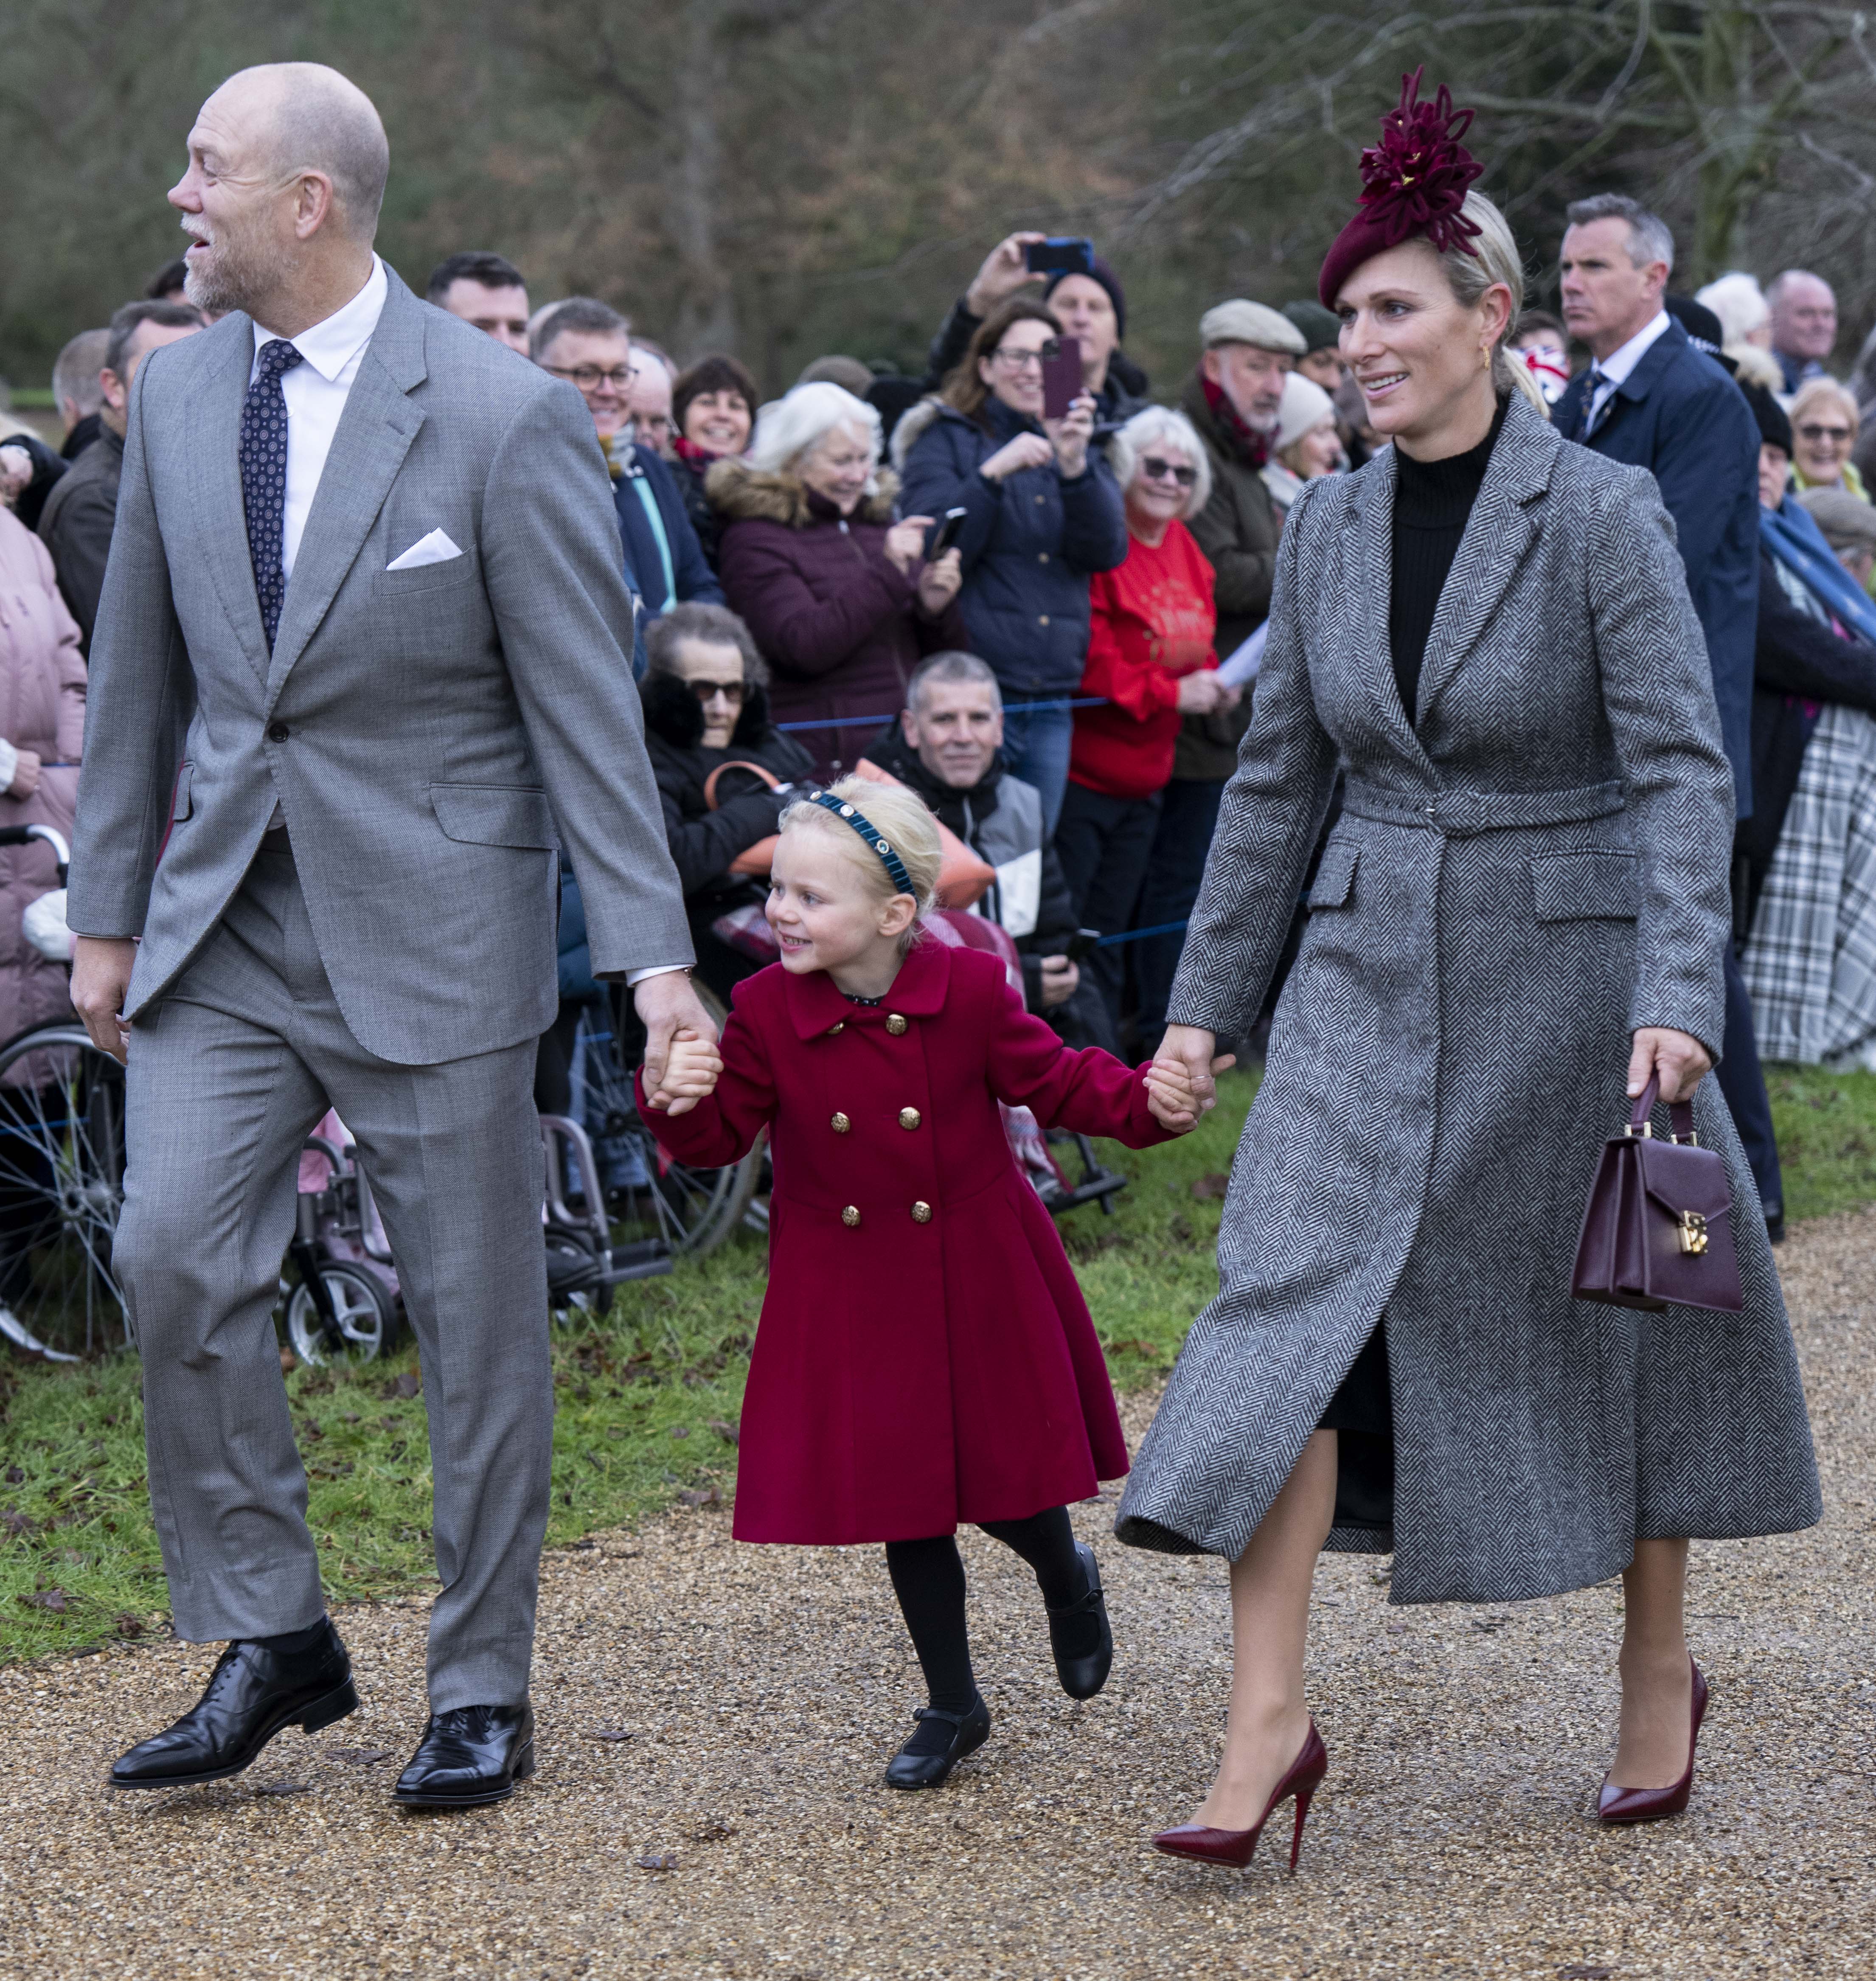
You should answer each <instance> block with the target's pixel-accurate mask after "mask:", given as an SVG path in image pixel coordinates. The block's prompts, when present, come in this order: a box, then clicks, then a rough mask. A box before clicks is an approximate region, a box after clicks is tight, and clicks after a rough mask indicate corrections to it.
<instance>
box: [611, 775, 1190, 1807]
mask: <svg viewBox="0 0 1876 1981" xmlns="http://www.w3.org/2000/svg"><path fill="white" fill-rule="evenodd" d="M862 807H864V808H863V809H862ZM781 825H782V831H781V838H780V844H779V845H778V847H777V850H776V854H775V861H774V867H773V881H772V884H771V889H770V896H769V901H768V904H767V915H768V919H769V921H770V925H771V926H772V927H773V929H774V931H775V934H776V936H777V940H778V941H779V942H780V946H781V951H782V960H781V961H780V963H779V964H772V965H770V967H769V968H767V970H764V971H760V972H759V973H758V974H757V975H756V976H754V977H750V979H748V980H747V981H746V982H744V983H743V984H739V985H738V986H737V991H736V997H735V1006H734V1010H733V1012H732V1014H731V1016H730V1020H729V1022H728V1024H727V1026H726V1027H724V1030H723V1041H722V1044H721V1047H720V1050H719V1048H717V1047H713V1046H712V1045H710V1044H709V1043H708V1042H707V1041H706V1040H701V1039H699V1038H697V1037H695V1035H694V1034H680V1037H679V1038H678V1040H677V1042H676V1043H675V1044H674V1047H673V1048H672V1050H671V1054H670V1060H669V1063H668V1065H667V1069H666V1072H665V1074H664V1080H663V1081H662V1083H661V1084H660V1087H659V1088H658V1090H657V1092H656V1093H654V1094H650V1095H649V1096H645V1095H644V1094H643V1090H642V1089H641V1105H642V1106H644V1107H645V1108H646V1109H647V1112H646V1115H645V1118H646V1120H647V1122H648V1123H649V1124H650V1126H651V1127H652V1129H653V1130H654V1133H655V1134H656V1135H657V1138H658V1140H660V1142H661V1143H662V1144H664V1147H666V1148H667V1149H668V1150H670V1153H671V1154H673V1155H674V1156H675V1157H677V1159H678V1160H680V1161H682V1162H685V1163H690V1164H699V1165H702V1166H704V1167H714V1166H718V1165H721V1164H727V1163H732V1162H734V1161H736V1160H737V1159H738V1158H739V1157H740V1156H742V1155H743V1154H744V1153H746V1152H747V1150H748V1149H749V1148H750V1147H751V1146H752V1145H753V1143H754V1142H755V1140H756V1138H757V1136H758V1135H759V1134H760V1133H761V1132H762V1130H763V1129H764V1128H767V1130H768V1131H769V1134H770V1150H771V1154H772V1155H773V1161H774V1168H775V1187H774V1194H773V1198H772V1200H771V1203H770V1226H769V1230H770V1269H769V1289H768V1295H767V1299H766V1300H765V1301H764V1302H763V1310H762V1320H761V1323H760V1327H759V1329H758V1330H757V1336H756V1345H755V1350H754V1353H753V1356H752V1357H751V1359H750V1372H749V1387H748V1390H747V1395H746V1397H745V1400H744V1402H743V1422H742V1433H741V1450H740V1460H739V1464H738V1473H737V1498H736V1523H735V1532H736V1535H737V1539H738V1540H746V1541H780V1542H790V1543H797V1544H803V1543H805V1544H807V1545H817V1544H818V1545H822V1546H829V1547H841V1546H848V1545H851V1544H852V1543H855V1542H861V1541H883V1543H885V1544H886V1566H887V1569H888V1570H889V1572H890V1574H891V1576H892V1580H893V1590H894V1592H895V1593H896V1595H897V1596H898V1598H899V1604H900V1609H901V1610H902V1611H903V1613H904V1616H905V1620H906V1627H907V1629H908V1630H910V1633H911V1636H912V1641H913V1646H914V1648H915V1649H916V1651H917V1653H918V1657H919V1663H920V1665H921V1666H922V1667H923V1670H924V1674H925V1680H926V1685H927V1686H928V1688H929V1690H930V1701H929V1703H927V1704H926V1705H925V1706H921V1707H920V1709H919V1710H918V1711H917V1713H916V1714H915V1715H914V1717H915V1718H916V1720H917V1721H918V1722H919V1725H918V1726H917V1728H916V1730H915V1731H914V1732H913V1735H912V1736H911V1738H910V1740H907V1741H906V1744H905V1745H904V1746H903V1747H902V1748H901V1749H900V1751H899V1753H898V1754H897V1755H896V1756H894V1758H893V1761H892V1763H891V1764H890V1766H889V1767H888V1768H887V1770H886V1781H887V1783H889V1784H890V1786H893V1787H894V1788H903V1789H920V1788H930V1787H934V1786H936V1785H937V1784H938V1783H940V1782H942V1781H943V1780H944V1779H945V1778H946V1776H948V1775H949V1774H950V1772H951V1770H952V1769H953V1767H954V1766H956V1764H957V1763H958V1762H959V1761H960V1760H962V1759H963V1756H965V1755H966V1754H968V1753H971V1752H973V1750H975V1749H976V1748H978V1747H980V1746H983V1743H984V1741H985V1740H986V1739H987V1738H988V1737H989V1734H990V1713H989V1710H988V1709H987V1708H986V1706H985V1705H984V1703H983V1699H982V1697H981V1696H980V1695H979V1693H978V1691H977V1687H976V1682H975V1680H973V1676H972V1675H971V1665H970V1640H969V1639H968V1637H967V1636H966V1630H965V1623H964V1569H963V1562H962V1561H961V1560H960V1557H959V1555H958V1551H957V1543H956V1540H955V1538H954V1536H955V1533H956V1528H957V1524H958V1523H959V1522H960V1520H970V1521H974V1522H975V1523H976V1524H977V1525H978V1526H980V1527H982V1528H983V1530H985V1532H986V1533H990V1534H993V1535H995V1536H996V1538H997V1539H998V1540H1000V1541H1003V1542H1004V1543H1006V1545H1007V1546H1009V1547H1012V1548H1013V1549H1015V1550H1016V1552H1017V1553H1019V1555H1021V1556H1022V1557H1023V1560H1025V1561H1026V1562H1027V1563H1029V1565H1030V1566H1031V1567H1032V1568H1033V1570H1035V1572H1036V1581H1037V1583H1039V1586H1040V1588H1041V1590H1042V1596H1043V1602H1044V1603H1045V1604H1046V1606H1047V1610H1048V1616H1049V1640H1050V1643H1051V1644H1052V1646H1053V1650H1054V1654H1055V1663H1056V1672H1057V1673H1058V1675H1059V1677H1060V1679H1061V1682H1062V1686H1063V1690H1065V1691H1066V1692H1067V1693H1068V1694H1069V1696H1070V1697H1071V1698H1074V1699H1086V1698H1089V1697H1090V1696H1093V1694H1094V1693H1096V1692H1098V1691H1099V1690H1100V1689H1101V1686H1103V1683H1105V1682H1106V1677H1107V1671H1108V1666H1109V1663H1110V1662H1111V1660H1112V1659H1113V1636H1112V1635H1111V1633H1110V1632H1109V1628H1108V1622H1107V1613H1106V1608H1105V1606H1104V1605H1103V1601H1102V1596H1101V1582H1100V1576H1099V1573H1098V1572H1097V1570H1096V1566H1095V1560H1094V1555H1093V1550H1090V1549H1089V1548H1087V1547H1083V1546H1080V1545H1079V1544H1078V1543H1076V1540H1075V1539H1074V1537H1073V1533H1072V1532H1071V1530H1070V1528H1069V1517H1068V1513H1067V1511H1066V1507H1067V1503H1069V1502H1070V1501H1073V1500H1085V1499H1086V1498H1088V1497H1089V1496H1090V1495H1092V1494H1093V1492H1094V1490H1095V1488H1096V1482H1097V1480H1103V1479H1116V1478H1119V1477H1120V1476H1121V1475H1122V1474H1123V1473H1125V1472H1126V1469H1127V1453H1126V1445H1125V1444H1124V1443H1123V1440H1122V1438H1121V1433H1120V1423H1119V1417H1117V1415H1116V1412H1115V1409H1114V1398H1113V1390H1112V1389H1111V1388H1110V1387H1109V1383H1108V1378H1107V1367H1106V1363H1105V1362H1104V1361H1103V1358H1102V1354H1101V1348H1100V1343H1099V1341H1098V1340H1096V1337H1095V1332H1094V1327H1093V1323H1092V1321H1091V1320H1089V1316H1088V1310H1087V1307H1086V1304H1085V1303H1083V1300H1082V1297H1081V1290H1080V1288H1079V1286H1078V1285H1077V1283H1076V1279H1075V1275H1074V1272H1073V1269H1072V1268H1071V1267H1070V1266H1069V1262H1068V1259H1067V1257H1066V1254H1064V1253H1063V1250H1062V1241H1061V1240H1060V1239H1059V1237H1057V1236H1056V1230H1055V1227H1054V1224H1053V1222H1052V1221H1051V1220H1050V1218H1049V1214H1048V1213H1047V1212H1046V1210H1044V1209H1043V1207H1042V1204H1041V1203H1040V1201H1039V1200H1038V1198H1037V1197H1036V1193H1035V1191H1034V1190H1033V1189H1032V1188H1031V1187H1029V1184H1027V1183H1026V1181H1025V1180H1023V1177H1022V1176H1021V1175H1020V1174H1019V1173H1018V1171H1017V1169H1016V1165H1015V1164H1014V1162H1013V1160H1012V1159H1011V1157H1010V1148H1009V1144H1008V1143H1007V1142H1006V1140H1005V1138H1004V1134H1003V1124H1002V1121H1001V1120H1000V1116H999V1114H998V1111H997V1105H996V1104H997V1102H998V1101H999V1100H1004V1101H1006V1102H1008V1103H1010V1104H1011V1105H1013V1106H1016V1105H1020V1106H1023V1107H1028V1108H1029V1109H1031V1110H1033V1112H1034V1113H1035V1114H1036V1117H1037V1119H1038V1120H1039V1121H1041V1122H1042V1123H1043V1125H1044V1126H1045V1127H1047V1126H1049V1125H1050V1124H1054V1123H1056V1122H1059V1123H1061V1124H1063V1125H1064V1126H1066V1127H1070V1128H1074V1129H1077V1130H1080V1131H1081V1132H1082V1133H1083V1134H1096V1135H1108V1136H1112V1137H1114V1138H1115V1139H1116V1140H1120V1141H1124V1142H1126V1143H1128V1144H1130V1145H1132V1146H1133V1147H1136V1148H1137V1147H1145V1146H1146V1145H1147V1144H1150V1143H1153V1142H1156V1141H1161V1140H1166V1138H1167V1137H1169V1136H1171V1135H1174V1134H1182V1133H1184V1132H1185V1131H1186V1130H1187V1129H1189V1128H1190V1127H1192V1126H1193V1125H1194V1124H1195V1122H1196V1118H1197V1111H1198V1110H1197V1108H1196V1103H1195V1100H1194V1097H1193V1096H1192V1094H1191V1092H1190V1091H1189V1090H1187V1089H1186V1088H1185V1087H1182V1086H1180V1085H1178V1084H1175V1083H1173V1082H1172V1081H1169V1080H1166V1077H1165V1075H1164V1074H1163V1073H1162V1072H1161V1071H1159V1070H1158V1069H1154V1070H1152V1071H1151V1072H1150V1073H1149V1072H1148V1071H1146V1070H1142V1071H1139V1072H1135V1071H1133V1070H1129V1068H1128V1067H1126V1066H1123V1064H1121V1063H1120V1061H1119V1060H1116V1059H1114V1058H1113V1057H1110V1056H1109V1055H1108V1054H1106V1053H1103V1052H1098V1051H1087V1052H1071V1051H1069V1050H1068V1049H1067V1048H1066V1047H1064V1046H1063V1043H1062V1041H1061V1040H1060V1039H1059V1038H1058V1037H1056V1034H1054V1033H1053V1031H1051V1030H1049V1027H1047V1026H1046V1025H1045V1024H1043V1023H1042V1021H1041V1020H1039V1019H1037V1018H1033V1017H1029V1015H1027V1014H1026V1013H1025V1011H1024V1010H1023V1000H1022V999H1021V998H1020V997H1019V996H1018V995H1017V994H1016V992H1015V991H1013V989H1012V988H1011V987H1010V982H1009V980H1008V977H1007V975H1006V973H1005V971H1004V967H1003V964H1002V963H1001V962H1000V961H999V960H998V959H997V958H996V957H993V956H991V955H988V954H983V953H982V952H980V951H975V950H967V949H947V948H945V947H941V946H940V945H939V944H936V943H933V942H922V941H920V940H919V930H918V920H917V918H918V916H919V914H920V911H921V910H922V909H923V907H926V905H928V904H929V903H930V900H931V896H932V891H933V887H934V885H935V884H936V880H937V876H938V862H939V848H938V837H937V834H936V831H934V830H933V824H932V821H931V818H930V814H928V813H927V812H926V810H925V807H924V806H923V804H922V803H921V802H920V800H919V799H918V797H916V794H913V793H912V792H910V791H903V790H901V789H899V788H897V787H893V786H887V785H880V784H863V783H861V782H860V781H858V780H857V779H852V780H849V781H846V782H844V783H842V784H837V785H835V786H834V787H833V789H832V791H827V792H820V793H817V794H816V795H815V796H814V797H813V798H811V799H809V800H806V801H801V802H799V803H797V804H793V805H792V806H790V807H789V809H788V810H787V811H786V812H784V813H783V815H782V821H781ZM680 1099H681V1100H686V1101H693V1102H694V1106H693V1107H690V1109H689V1110H687V1111H684V1112H682V1113H680V1114H675V1115H673V1114H667V1113H666V1112H664V1111H663V1110H665V1109H667V1108H668V1107H670V1105H671V1104H672V1103H674V1102H675V1101H677V1100H680Z"/></svg>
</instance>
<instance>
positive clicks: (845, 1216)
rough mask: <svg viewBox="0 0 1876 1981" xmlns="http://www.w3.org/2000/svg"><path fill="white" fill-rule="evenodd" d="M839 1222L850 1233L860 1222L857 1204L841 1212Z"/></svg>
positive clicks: (850, 1205)
mask: <svg viewBox="0 0 1876 1981" xmlns="http://www.w3.org/2000/svg"><path fill="white" fill-rule="evenodd" d="M840 1222H841V1223H842V1224H844V1225H845V1226H846V1227H847V1229H848V1230H850V1231H851V1230H853V1227H854V1226H855V1225H856V1224H858V1223H859V1222H860V1206H859V1205H858V1204H849V1205H848V1206H847V1208H846V1210H843V1211H842V1212H841V1214H840Z"/></svg>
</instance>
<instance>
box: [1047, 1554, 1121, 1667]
mask: <svg viewBox="0 0 1876 1981" xmlns="http://www.w3.org/2000/svg"><path fill="white" fill-rule="evenodd" d="M1075 1552H1076V1553H1077V1554H1078V1555H1079V1556H1080V1557H1081V1565H1082V1566H1083V1568H1085V1569H1086V1570H1087V1571H1088V1593H1086V1595H1085V1596H1083V1597H1082V1598H1081V1599H1080V1600H1079V1601H1078V1602H1075V1603H1066V1604H1064V1605H1063V1607H1062V1608H1061V1609H1059V1610H1055V1609H1052V1610H1050V1611H1049V1648H1050V1649H1051V1650H1053V1652H1054V1653H1055V1667H1056V1677H1057V1678H1059V1680H1061V1681H1062V1690H1063V1691H1064V1692H1066V1693H1067V1694H1068V1696H1069V1698H1070V1699H1092V1698H1093V1696H1094V1695H1095V1694H1096V1693H1097V1692H1099V1690H1100V1689H1101V1688H1102V1686H1104V1685H1105V1684H1106V1683H1107V1674H1108V1672H1109V1670H1110V1669H1111V1667H1112V1666H1113V1662H1114V1633H1113V1626H1111V1625H1110V1624H1109V1622H1108V1620H1107V1599H1106V1596H1103V1594H1102V1593H1101V1570H1100V1568H1099V1565H1098V1564H1097V1563H1096V1560H1095V1559H1094V1550H1093V1548H1091V1547H1089V1546H1088V1544H1087V1543H1086V1542H1085V1541H1077V1542H1076V1543H1075ZM1087 1617H1092V1618H1093V1620H1094V1623H1095V1625H1096V1630H1097V1633H1098V1634H1097V1636H1096V1640H1095V1645H1094V1648H1093V1650H1087V1651H1079V1652H1076V1653H1073V1654H1071V1653H1069V1652H1066V1651H1065V1650H1063V1648H1062V1640H1063V1638H1064V1637H1065V1636H1066V1638H1067V1639H1068V1640H1069V1642H1070V1643H1083V1642H1085V1641H1086V1638H1087V1635H1088V1632H1087V1626H1086V1623H1085V1622H1084V1621H1083V1619H1084V1618H1087Z"/></svg>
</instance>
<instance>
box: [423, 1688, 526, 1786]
mask: <svg viewBox="0 0 1876 1981" xmlns="http://www.w3.org/2000/svg"><path fill="white" fill-rule="evenodd" d="M532 1773H534V1708H533V1707H532V1706H530V1705H529V1704H528V1703H527V1701H526V1700H523V1701H522V1702H521V1704H520V1705H519V1706H457V1707H456V1708H455V1709H454V1710H453V1711H451V1712H448V1713H431V1716H430V1724H429V1725H428V1726H426V1727H425V1728H424V1737H423V1738H422V1740H420V1741H418V1742H417V1752H416V1753H414V1754H413V1755H412V1756H411V1765H410V1766H408V1767H407V1768H406V1769H405V1770H404V1773H402V1774H401V1775H400V1776H398V1777H397V1786H396V1788H394V1790H392V1791H391V1796H392V1800H394V1801H397V1802H401V1803H404V1804H406V1805H407V1806H408V1807H410V1808H412V1809H475V1808H477V1807H479V1806H481V1804H482V1803H485V1802H505V1801H506V1800H507V1798H508V1797H509V1796H511V1795H513V1794H514V1785H515V1783H517V1782H524V1781H526V1780H527V1778H528V1776H530V1775H531V1774H532Z"/></svg>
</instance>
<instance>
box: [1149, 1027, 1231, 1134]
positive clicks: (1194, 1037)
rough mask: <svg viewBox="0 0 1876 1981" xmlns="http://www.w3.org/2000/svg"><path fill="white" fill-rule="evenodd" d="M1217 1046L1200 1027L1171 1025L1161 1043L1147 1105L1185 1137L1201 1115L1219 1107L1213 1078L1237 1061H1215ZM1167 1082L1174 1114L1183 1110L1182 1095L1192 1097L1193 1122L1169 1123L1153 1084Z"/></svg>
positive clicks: (1156, 1118)
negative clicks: (1178, 1102)
mask: <svg viewBox="0 0 1876 1981" xmlns="http://www.w3.org/2000/svg"><path fill="white" fill-rule="evenodd" d="M1217 1044H1218V1040H1217V1039H1216V1037H1214V1036H1213V1035H1212V1034H1211V1033H1210V1032H1208V1031H1206V1030H1204V1029H1203V1028H1202V1027H1199V1026H1198V1025H1169V1026H1167V1027H1166V1037H1164V1038H1163V1039H1162V1040H1160V1041H1159V1051H1158V1052H1156V1054H1154V1055H1153V1074H1152V1077H1151V1079H1150V1080H1149V1087H1148V1092H1147V1104H1148V1105H1149V1107H1151V1108H1152V1109H1153V1118H1154V1119H1155V1120H1156V1121H1158V1122H1159V1124H1160V1125H1161V1127H1166V1128H1170V1129H1172V1130H1173V1131H1174V1133H1175V1134H1184V1133H1185V1131H1186V1129H1187V1128H1189V1127H1196V1125H1197V1121H1198V1117H1199V1116H1200V1115H1203V1114H1209V1113H1210V1112H1211V1110H1212V1109H1213V1108H1214V1107H1216V1106H1217V1105H1218V1089H1217V1087H1216V1086H1215V1085H1214V1084H1212V1076H1213V1074H1215V1073H1222V1072H1223V1071H1224V1070H1225V1069H1226V1067H1228V1066H1232V1065H1235V1064H1236V1060H1234V1059H1232V1058H1230V1057H1226V1058H1224V1059H1214V1058H1213V1057H1212V1053H1213V1051H1214V1050H1216V1047H1217ZM1159 1080H1164V1082H1165V1086H1164V1089H1163V1091H1164V1093H1165V1094H1166V1097H1167V1100H1168V1104H1169V1108H1170V1110H1171V1111H1172V1113H1174V1114H1177V1113H1178V1112H1179V1111H1180V1110H1179V1106H1178V1104H1177V1100H1176V1097H1178V1096H1179V1094H1181V1093H1183V1094H1186V1096H1187V1097H1188V1098H1189V1105H1190V1108H1191V1111H1192V1117H1193V1118H1192V1120H1190V1121H1185V1122H1181V1121H1177V1120H1169V1119H1168V1117H1167V1116H1166V1114H1162V1113H1161V1112H1160V1109H1159V1097H1158V1096H1157V1095H1156V1094H1155V1093H1154V1091H1153V1082H1154V1081H1159Z"/></svg>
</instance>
